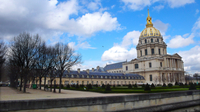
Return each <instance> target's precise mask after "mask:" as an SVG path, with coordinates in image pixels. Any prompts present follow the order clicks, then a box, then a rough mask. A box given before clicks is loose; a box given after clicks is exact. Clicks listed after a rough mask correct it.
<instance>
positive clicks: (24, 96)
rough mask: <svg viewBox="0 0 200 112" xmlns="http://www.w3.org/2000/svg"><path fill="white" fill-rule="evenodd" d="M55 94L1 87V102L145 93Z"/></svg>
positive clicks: (66, 91) (64, 92) (72, 92)
mask: <svg viewBox="0 0 200 112" xmlns="http://www.w3.org/2000/svg"><path fill="white" fill-rule="evenodd" d="M56 91H57V93H53V92H50V91H44V90H39V89H29V88H27V93H23V92H21V91H19V90H17V89H13V88H10V87H0V100H1V101H5V100H6V101H7V100H29V99H54V98H81V97H100V96H119V95H138V94H144V93H131V94H125V93H124V94H123V93H119V94H113V93H111V94H103V93H95V92H88V91H87V92H85V91H73V90H63V89H62V90H61V93H58V89H57V90H56Z"/></svg>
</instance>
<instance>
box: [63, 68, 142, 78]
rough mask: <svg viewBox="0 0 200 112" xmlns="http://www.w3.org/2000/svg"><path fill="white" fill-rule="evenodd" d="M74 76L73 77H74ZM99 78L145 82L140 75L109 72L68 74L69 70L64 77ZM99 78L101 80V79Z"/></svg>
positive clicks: (72, 72)
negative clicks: (140, 80)
mask: <svg viewBox="0 0 200 112" xmlns="http://www.w3.org/2000/svg"><path fill="white" fill-rule="evenodd" d="M72 75H73V76H72ZM97 76H100V77H101V76H102V77H103V78H106V77H105V76H107V77H110V78H111V79H113V77H115V76H119V79H125V78H126V79H128V77H130V79H142V80H144V77H143V76H141V75H138V74H130V73H129V74H123V73H108V72H89V73H88V72H87V71H80V73H79V72H78V71H70V72H68V71H67V70H66V71H65V72H64V75H63V77H69V78H98V77H97ZM100 77H99V78H100Z"/></svg>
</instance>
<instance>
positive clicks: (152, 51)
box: [140, 48, 161, 56]
mask: <svg viewBox="0 0 200 112" xmlns="http://www.w3.org/2000/svg"><path fill="white" fill-rule="evenodd" d="M151 54H152V55H154V54H155V53H154V48H152V49H151ZM158 54H159V55H160V54H161V52H160V49H158ZM142 55H143V54H142V50H140V56H142ZM145 55H148V52H147V49H145Z"/></svg>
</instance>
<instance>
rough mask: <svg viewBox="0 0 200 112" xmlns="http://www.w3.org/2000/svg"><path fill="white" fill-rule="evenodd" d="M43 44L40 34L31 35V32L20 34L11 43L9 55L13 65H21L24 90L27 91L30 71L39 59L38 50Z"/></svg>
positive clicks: (20, 71)
mask: <svg viewBox="0 0 200 112" xmlns="http://www.w3.org/2000/svg"><path fill="white" fill-rule="evenodd" d="M40 44H41V38H40V37H39V35H34V36H31V35H30V34H29V33H22V34H19V35H18V36H17V37H14V38H13V42H12V43H11V47H10V49H11V52H10V54H9V57H10V59H11V62H12V63H13V65H15V66H17V67H19V73H20V77H21V85H22V79H23V85H24V87H23V92H26V83H27V81H28V78H29V75H30V71H31V70H32V69H34V67H35V65H36V60H37V58H38V57H37V56H36V55H37V52H38V50H39V46H40Z"/></svg>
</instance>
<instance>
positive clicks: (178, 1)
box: [166, 0, 195, 8]
mask: <svg viewBox="0 0 200 112" xmlns="http://www.w3.org/2000/svg"><path fill="white" fill-rule="evenodd" d="M166 2H167V3H168V4H169V6H170V7H171V8H177V7H181V6H184V5H186V4H191V3H194V2H195V0H166Z"/></svg>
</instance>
